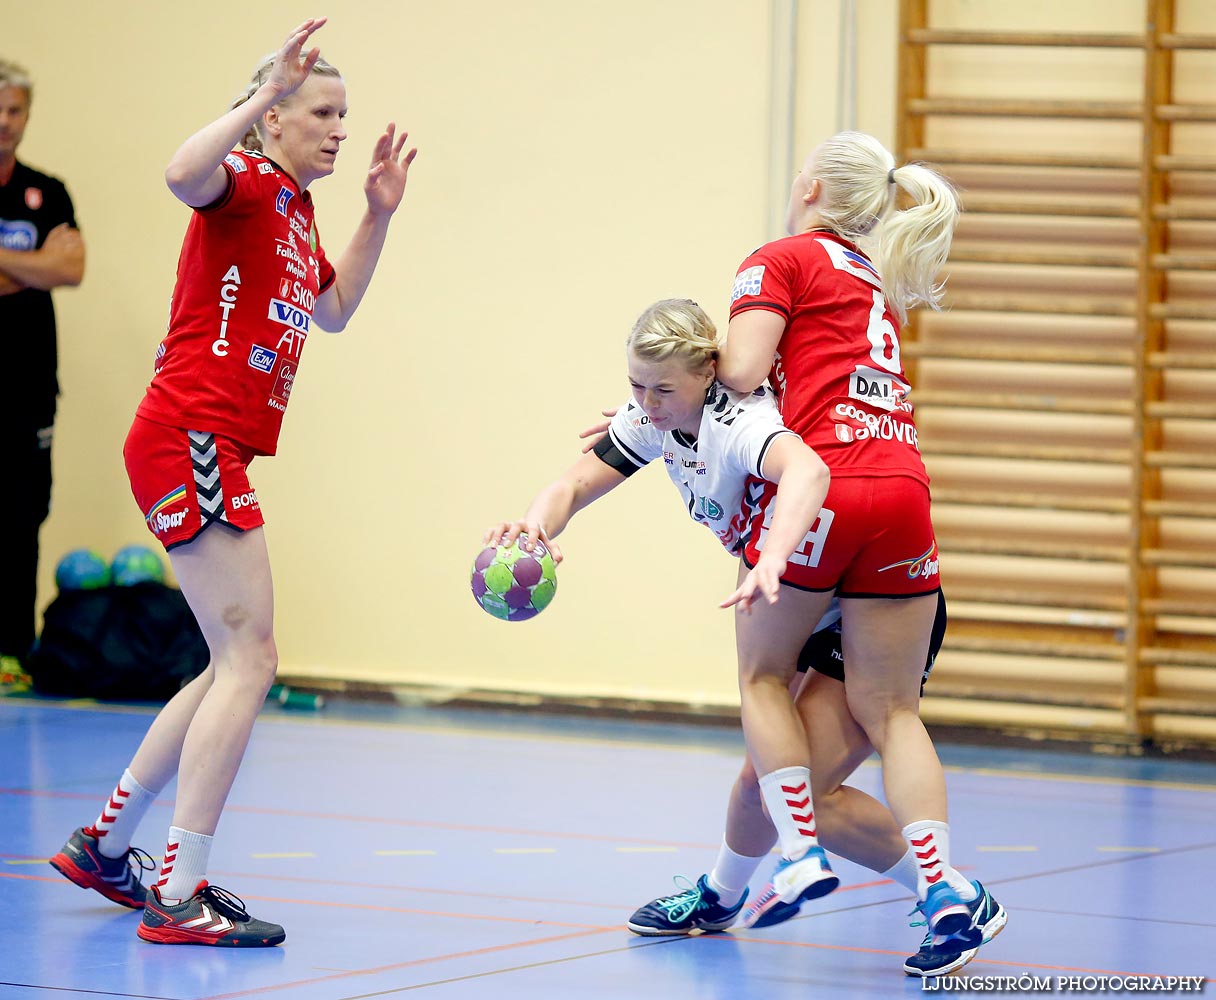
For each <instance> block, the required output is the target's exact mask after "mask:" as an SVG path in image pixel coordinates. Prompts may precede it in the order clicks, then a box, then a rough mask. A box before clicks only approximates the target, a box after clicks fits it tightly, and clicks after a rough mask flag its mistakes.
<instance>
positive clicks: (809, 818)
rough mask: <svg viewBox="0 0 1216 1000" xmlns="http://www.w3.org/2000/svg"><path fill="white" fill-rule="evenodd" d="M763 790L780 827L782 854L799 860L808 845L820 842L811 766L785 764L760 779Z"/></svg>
mask: <svg viewBox="0 0 1216 1000" xmlns="http://www.w3.org/2000/svg"><path fill="white" fill-rule="evenodd" d="M760 794H761V795H762V796H763V797H764V805H765V807H766V808H767V809H768V815H769V818H770V819H771V820H772V821H773V826H775V827H776V828H777V841H778V843H779V844H780V845H781V856H782V857H783V858H788V859H789V860H791V861H797V860H798V859H799V858H801V857H802V856H803V855H804V854H806V852H807V850H808V849H809V848H811V847H817V846H818V845H819V840H818V838H817V836H816V833H815V811H814V808H813V805H812V803H811V772H810V769H809V768H806V767H783V768H780V769H779V770H776V771H770V772H769V773H768V774H766V775H764V776H763V777H762V778H761V779H760Z"/></svg>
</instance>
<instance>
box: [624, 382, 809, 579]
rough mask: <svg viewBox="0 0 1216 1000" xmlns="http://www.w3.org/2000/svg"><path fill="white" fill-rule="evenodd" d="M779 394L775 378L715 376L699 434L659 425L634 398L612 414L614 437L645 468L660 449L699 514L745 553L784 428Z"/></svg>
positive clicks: (733, 548)
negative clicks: (745, 537) (736, 387)
mask: <svg viewBox="0 0 1216 1000" xmlns="http://www.w3.org/2000/svg"><path fill="white" fill-rule="evenodd" d="M791 433H793V432H792V431H790V430H787V429H786V427H785V425H784V424H783V423H782V422H781V414H780V413H779V412H778V411H777V398H776V396H775V394H774V393H773V390H772V389H770V388H769V387H768V386H767V385H764V386H761V387H760V388H759V389H757V390H756V391H755V392H750V393H740V392H734V391H732V390H730V389H727V388H726V386H724V385H721V384H720V383H718V382H714V383H713V384H712V385H711V386H710V387H709V391H708V392H707V393H706V394H705V408H704V409H703V410H702V411H701V428H700V430H699V431H698V433H697V436H696V438H695V439H691V438H689V436H688V435H687V434H685V433H684V432H683V431H680V430H675V431H669V432H666V433H665V432H663V431H660V430H657V429H655V428H654V427H653V426H652V425H651V423H650V418H649V417H648V416H647V415H646V414H645V412H643V410H642V408H641V407H640V406H638V404H637V403H636V402H635V401H634V400H632V399H631V400H630V401H629V402H628V403H626V404H625V405H624V406H622V407H621V408H620V409H619V410H617V413H616V416H615V417H613V418H612V424H611V425H610V426H609V428H608V436H609V438H610V440H611V441H612V443H613V444H614V445H616V447H617V449H618V450H619V451H620V452H621V453H622V454H623V455H624V456H625V457H626V458H628V459H629V460H630V461H631V462H632V463H633V464H634V465H636V466H637V467H638V468H641V467H642V466H644V465H647V464H648V463H650V462H652V461H654V460H655V459H656V458H658V457H659V456H660V455H661V456H662V457H663V462H664V464H665V465H666V466H667V474H668V475H669V476H670V477H671V481H672V482H673V483H675V484H676V486H677V487H678V488H679V490H680V493H681V495H682V496H683V498H684V505H685V506H686V507H687V508H688V513H689V514H690V515H691V516H692V519H693V520H694V521H698V522H699V523H701V524H703V525H705V527H707V528H708V529H709V530H710V531H712V532H713V533H714V535H716V536H717V538H718V541H720V542H721V543H722V544H723V545H724V546H725V547H726V550H727V551H728V552H730V553H731V554H732V555H737V554H738V552H739V550H740V548H741V544H740V542H741V538H740V536H741V533H742V531H743V529H744V528H745V527H746V525H747V514H748V512H749V499H750V500H751V501H752V502H754V500H755V498H756V496H757V495H758V492H759V485H758V483H757V482H756V480H758V479H760V478H762V472H761V470H762V469H763V466H764V456H765V454H766V453H767V451H768V447H769V445H770V444H771V443H772V442H773V441H774V440H775V439H776V438H777V437H779V436H781V435H782V434H791Z"/></svg>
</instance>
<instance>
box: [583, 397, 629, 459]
mask: <svg viewBox="0 0 1216 1000" xmlns="http://www.w3.org/2000/svg"><path fill="white" fill-rule="evenodd" d="M619 409H620V407H619V406H614V407H613V408H612V409H610V410H600V413H602V414H603V415H604V416H606V417H607V418H608V419H607V420H604V421H601V422H600V423H598V424H593V425H592V426H591V427H588V428H587V429H586V430H584V431H579V433H578V436H579V437H580V438H590V439H591V440H590V441H588V442H587V443H586V444H585V445H583V454H584V455H586V454H587V452H589V451H590V450H591V449H592V448H594V447H595V446H596V445H597V444H599V443H600V438H602V437H603V436H604V435H605V434H607V433H608V428H609V427H611V426H612V418H613V417H615V416H616V411H617V410H619Z"/></svg>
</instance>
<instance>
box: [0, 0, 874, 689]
mask: <svg viewBox="0 0 1216 1000" xmlns="http://www.w3.org/2000/svg"><path fill="white" fill-rule="evenodd" d="M795 7H796V8H797V11H796V13H797V18H796V20H797V25H798V28H797V37H796V40H795V45H794V46H793V49H794V51H795V53H796V61H797V63H798V64H799V67H800V68H799V72H798V76H797V86H796V90H795V91H794V108H793V117H792V120H793V121H794V122H795V127H794V128H793V135H792V139H791V138H790V137H789V136H788V135H785V134H784V133H783V128H784V129H785V130H786V131H787V132H788V128H786V126H785V125H784V124H783V122H784V120H785V114H786V111H787V110H788V100H786V98H783V96H782V95H783V93H784V91H783V87H784V85H783V84H780V83H779V85H777V86H774V82H773V79H772V76H773V73H772V72H771V69H772V67H773V66H774V65H779V64H780V61H781V55H780V53H781V52H782V51H783V49H786V48H788V47H789V46H788V45H787V39H786V38H785V37H778V38H777V39H776V41H775V42H774V39H773V38H772V37H770V36H771V31H770V27H771V26H772V25H774V24H778V25H785V24H788V23H790V19H791V12H792V11H793V9H794V8H795ZM858 10H859V30H860V50H861V52H862V60H863V64H862V67H861V72H860V74H859V83H858V87H857V114H856V121H855V123H854V124H856V126H857V127H860V128H863V129H866V130H868V131H872V132H874V133H875V134H877V135H879V136H880V137H881V138H882V139H884V140H885V141H887V142H888V143H891V142H893V140H894V107H893V101H894V93H895V83H894V66H893V60H894V55H895V42H896V30H897V11H896V3H895V0H862V2H861V3H860V4H859V5H858ZM316 13H328V14H329V15H330V17H331V21H330V23H329V24H328V25H327V26H326V27H325V28H324V29H323V31H322V32H321V33H320V35H319V36H318V37H317V41H318V43H319V45H320V46H321V48H322V51H323V53H324V54H325V56H326V57H327V58H328V59H330V60H331V61H332V62H333V63H334V64H335V65H337V66H338V67H339V68H340V69H341V70H342V71H343V72H344V74H345V75H346V78H347V87H348V99H349V103H350V115H349V117H348V119H347V123H348V127H349V131H350V138H349V139H348V141H347V142H346V144H345V146H344V148H343V155H342V156H341V157H340V159H339V163H338V169H337V172H336V174H335V176H333V177H331V178H327V179H325V180H322V181H320V182H318V183H317V184H316V185H315V186H314V189H313V190H314V194H315V196H316V198H317V202H318V220H319V227H320V231H321V235H322V239H323V240H324V242H325V245H326V247H327V249H328V251H329V253H330V255H331V256H337V254H339V253H340V252H341V250H342V248H343V246H344V245H345V242H346V240H347V238H348V236H349V234H350V231H351V229H352V227H353V225H354V223H355V220H356V218H357V216H358V213H359V212H360V210H361V205H362V195H361V191H360V183H361V178H362V169H363V167H364V166H365V164H366V160H367V155H368V152H369V150H370V147H371V144H372V142H373V140H374V138H375V135H376V133H377V131H378V129H379V128H380V127H382V126H383V124H384V123H385V122H386V121H387V120H389V119H392V120H395V121H396V122H398V124H399V125H400V126H402V127H405V128H408V129H409V130H410V133H411V141H413V142H416V143H417V145H418V146H419V147H420V149H421V152H420V154H419V157H418V160H417V162H416V164H415V165H414V167H413V170H412V171H411V176H410V183H409V188H408V190H407V193H406V199H405V203H404V204H403V206H402V208H401V210H400V212H399V213H398V216H397V218H396V220H395V222H394V225H393V229H392V232H391V233H390V236H389V241H388V245H387V247H386V249H385V252H384V255H383V257H382V259H381V262H380V267H379V271H378V273H377V275H376V278H375V280H374V281H373V283H372V286H371V289H370V290H369V292H368V294H367V297H366V299H365V300H364V302H363V305H362V307H361V309H360V311H359V313H358V315H357V316H356V317H355V319H354V320H353V322H352V323H351V324H350V326H349V328H348V329H347V331H346V332H345V333H344V334H342V335H340V336H337V337H331V336H329V335H326V334H324V333H320V332H318V333H314V334H313V336H312V337H311V338H310V343H309V346H308V350H307V352H306V355H305V360H304V364H303V367H302V371H301V375H300V377H299V380H298V382H297V385H296V391H295V393H294V395H293V400H292V404H291V407H290V412H289V414H288V417H287V420H286V424H285V428H284V433H283V436H282V439H281V442H280V455H279V456H278V457H276V458H273V459H259V460H258V461H256V462H255V463H254V465H253V468H252V478H253V481H254V484H255V486H256V487H257V489H258V493H259V496H260V499H261V502H262V506H263V508H264V510H265V512H266V516H267V521H268V525H267V538H268V542H269V545H270V547H271V556H272V562H273V566H274V571H275V587H276V604H277V607H276V611H277V635H278V641H279V650H280V655H281V671H282V672H283V673H285V674H289V675H294V676H299V675H307V676H324V677H337V678H347V679H359V680H366V681H372V682H378V683H388V684H398V683H399V684H426V685H434V686H438V687H446V686H451V687H453V688H460V687H464V686H476V687H481V688H495V689H504V690H515V691H525V692H528V691H535V692H542V693H555V694H560V695H575V694H591V695H604V696H617V697H637V698H647V699H664V700H665V699H672V700H678V701H686V702H693V703H710V704H730V703H733V702H736V701H737V695H736V689H735V679H734V646H733V637H732V631H731V617H730V613H729V612H725V611H719V610H717V608H716V605H717V602H718V601H719V600H720V599H721V598H722V597H724V596H725V595H726V594H727V593H729V592H730V590H731V589H732V587H733V584H734V565H733V564H732V562H731V560H730V559H729V558H727V557H726V556H725V555H724V554H723V553H722V552H720V551H717V549H716V544H715V543H714V542H713V540H712V539H711V538H710V536H709V535H708V533H707V532H705V531H704V530H703V529H701V528H699V527H696V526H695V525H693V524H692V522H691V521H690V520H689V519H688V518H687V516H685V515H684V514H683V512H682V508H681V504H680V502H679V501H678V499H677V497H676V494H675V492H674V491H673V490H672V488H671V486H670V484H669V483H668V482H667V478H666V476H665V475H664V474H663V472H662V470H661V469H659V468H655V469H649V470H646V472H644V473H642V474H639V475H638V476H637V477H635V478H634V479H633V480H632V481H630V482H629V483H628V484H627V485H625V486H624V487H622V488H621V489H619V490H618V491H617V493H616V494H615V495H612V496H610V497H608V498H606V499H605V500H603V501H601V502H600V503H599V504H598V505H597V506H596V507H595V508H593V509H592V510H590V511H587V512H585V513H584V514H582V515H581V516H580V517H578V518H576V520H575V521H574V523H573V525H572V527H571V528H570V530H569V531H568V532H567V533H566V534H565V535H564V536H563V537H562V539H561V542H562V545H563V547H564V549H565V552H566V557H567V558H566V561H565V562H564V563H563V564H562V566H561V567H560V568H559V588H558V593H557V597H556V599H555V601H554V604H553V605H552V607H551V608H550V609H549V610H548V611H546V613H545V614H544V615H543V616H541V617H540V618H539V619H536V620H534V621H532V622H529V623H526V624H505V623H502V622H498V621H495V620H493V619H491V618H490V617H488V616H487V615H485V614H484V613H483V612H481V611H480V610H478V609H477V607H476V606H475V605H474V603H473V601H472V599H471V597H470V595H469V590H468V572H469V566H470V563H471V561H472V559H473V557H474V555H475V554H476V552H477V550H478V549H479V548H480V538H481V534H482V532H483V530H484V529H485V527H486V526H487V525H488V524H490V523H491V522H492V521H494V520H496V519H499V518H504V517H509V516H517V515H519V514H521V513H522V512H523V510H524V508H525V506H526V504H527V502H528V500H529V499H530V498H531V496H532V495H533V494H534V493H535V492H536V490H538V489H539V488H540V487H541V486H543V485H544V484H545V483H547V482H548V481H549V479H550V478H552V477H553V476H554V475H556V474H557V473H558V472H559V471H560V470H561V469H562V468H564V467H565V466H566V465H567V464H568V463H570V462H572V461H574V460H575V459H576V458H577V457H578V455H579V449H580V446H581V442H580V441H579V440H578V439H577V436H576V435H577V432H578V431H579V430H580V429H582V428H583V427H585V426H587V425H588V424H590V423H592V422H594V421H595V420H596V419H597V415H598V411H599V409H600V408H601V407H602V406H610V405H615V404H617V403H619V402H621V401H622V400H623V399H624V398H625V397H626V395H627V391H628V390H627V385H626V382H625V378H624V367H623V349H622V346H621V345H622V341H623V339H624V336H625V334H626V333H627V331H628V329H629V327H630V325H631V323H632V320H633V319H634V317H635V316H636V315H637V313H639V312H640V311H641V310H642V309H643V308H644V307H645V306H646V305H647V304H649V303H650V302H651V301H653V300H655V299H657V298H662V297H667V296H690V297H693V298H695V299H697V300H698V301H700V302H701V303H702V304H703V305H704V306H705V307H706V308H707V309H708V310H709V312H710V314H711V315H712V316H713V317H714V318H715V319H716V320H717V321H718V322H719V323H724V322H725V318H726V307H727V303H728V297H729V289H730V286H731V282H732V278H733V275H734V271H735V268H736V266H737V264H738V262H739V261H740V260H741V259H742V258H743V257H744V256H745V255H746V254H747V253H749V252H750V251H751V250H752V249H753V248H754V247H755V246H756V245H758V244H759V243H761V242H763V241H764V240H766V239H770V238H773V237H775V236H777V235H780V233H779V232H778V230H777V228H776V220H777V219H778V218H779V215H780V211H779V209H780V206H781V205H783V204H784V199H785V189H786V187H787V186H788V182H789V180H790V178H791V177H792V174H793V170H794V166H795V163H797V162H800V161H801V159H802V157H803V156H804V155H805V154H806V152H807V151H808V150H809V148H810V146H811V145H813V143H814V142H815V141H816V140H817V139H818V138H821V137H822V136H824V135H826V134H828V133H830V132H831V131H833V130H834V129H835V128H836V127H837V125H838V118H837V102H836V96H837V95H836V90H837V86H838V72H837V70H838V60H837V50H838V42H839V23H838V19H839V5H838V4H836V3H829V2H826V0H824V2H813V3H812V2H803V3H800V4H798V3H796V2H794V0H791V2H790V3H782V2H775V0H773V2H770V0H665V2H663V3H657V4H656V3H654V2H652V0H619V2H616V3H613V4H611V5H607V4H590V3H579V2H570V0H525V2H522V3H519V4H513V5H504V4H498V3H490V2H488V0H474V2H472V3H470V4H461V5H434V4H422V3H418V2H405V3H399V4H392V5H385V4H372V3H349V2H348V3H346V4H341V5H334V6H333V7H332V8H330V9H328V10H325V9H323V8H319V9H313V8H310V7H306V6H301V5H299V4H296V3H292V4H288V5H265V4H249V3H246V2H239V3H238V2H234V0H219V2H213V3H210V4H206V5H196V6H192V7H190V8H189V9H188V10H187V9H186V8H183V7H179V6H177V5H171V4H164V3H160V2H151V0H134V2H129V3H123V4H119V5H112V6H110V7H107V8H105V9H104V11H103V10H102V9H101V8H99V7H97V5H95V4H92V3H85V2H83V0H77V2H67V0H47V2H44V3H42V4H40V5H38V6H37V7H36V8H31V9H30V10H29V11H27V12H26V13H25V14H24V15H23V16H22V17H21V18H6V19H5V30H4V40H3V44H2V47H3V54H4V55H5V56H8V57H10V58H15V59H17V60H18V61H21V62H23V63H25V64H27V65H28V66H29V68H30V70H31V72H32V73H33V74H34V77H35V81H36V92H35V100H34V106H33V115H32V118H31V121H30V125H29V129H28V132H27V135H26V140H25V143H24V144H23V146H22V149H21V155H22V158H23V159H25V160H26V161H28V162H30V163H31V164H33V165H35V166H38V167H40V168H43V169H45V170H47V171H49V172H51V173H54V174H57V175H59V176H61V177H63V178H64V179H65V180H66V181H67V183H68V185H69V188H70V190H71V193H72V196H73V198H74V200H75V204H76V209H77V214H78V217H79V219H80V223H81V225H82V227H83V230H84V233H85V236H86V240H87V245H88V254H89V256H88V271H87V275H86V278H85V281H84V284H83V285H82V286H81V287H80V288H79V289H76V290H65V291H61V292H58V293H57V294H56V304H57V309H58V314H59V319H60V338H61V355H62V360H61V380H62V384H63V397H62V399H61V401H60V414H59V421H58V429H57V442H56V451H55V475H56V482H55V493H54V502H53V510H52V514H51V518H50V520H49V522H48V523H47V525H46V526H45V528H44V530H43V534H42V543H43V566H42V575H41V576H42V579H41V599H42V603H43V604H44V605H45V603H46V602H47V601H48V600H49V599H50V598H51V597H52V596H53V593H54V584H53V572H54V567H55V563H56V562H57V560H58V558H59V557H60V556H61V555H62V554H63V553H64V552H66V551H67V550H69V549H72V548H76V547H82V546H85V547H93V548H96V549H98V550H100V551H101V552H103V553H105V554H107V555H109V554H111V553H113V552H114V551H115V550H116V549H118V548H119V547H120V546H122V545H125V544H129V543H132V542H141V543H146V544H150V545H152V544H154V542H153V540H152V538H151V536H150V535H149V534H148V533H147V531H146V529H145V527H144V525H143V521H142V518H141V516H140V514H139V512H138V511H137V509H136V508H135V505H134V502H133V501H132V499H131V497H130V494H129V492H128V488H127V483H126V476H125V472H124V470H123V466H122V459H121V447H122V441H123V437H124V435H125V433H126V430H127V427H128V425H129V422H130V417H131V413H132V412H133V410H134V408H135V405H136V403H137V402H138V399H139V397H140V394H141V392H142V389H143V386H144V385H145V383H146V380H147V378H148V377H149V375H150V373H151V369H152V357H153V351H154V349H155V347H156V345H157V343H158V341H159V339H160V337H161V335H162V332H163V329H164V324H165V319H166V315H167V307H168V300H169V295H170V291H171V288H172V283H173V275H174V267H175V263H176V259H177V253H178V249H179V246H180V241H181V236H182V233H183V230H184V227H185V224H186V221H187V215H188V213H187V210H186V209H185V208H184V207H183V206H181V205H180V204H179V203H177V202H176V201H175V200H174V199H173V197H172V196H171V195H170V194H169V192H168V190H167V189H166V188H165V186H164V183H163V178H162V171H163V169H164V165H165V163H166V162H167V160H168V158H169V156H170V154H171V153H172V152H173V150H174V149H175V148H176V146H177V145H178V144H179V143H180V142H181V141H182V140H183V139H184V138H185V137H186V136H187V135H189V134H190V133H191V132H192V131H194V130H195V129H197V128H199V127H201V126H202V125H204V124H206V123H207V122H208V121H210V120H212V119H213V118H215V117H217V116H218V115H219V114H220V113H221V112H222V111H223V110H224V109H225V108H226V107H227V103H228V101H229V100H230V99H231V98H232V97H233V96H234V95H235V94H236V93H237V92H238V91H239V90H241V89H242V88H243V87H244V85H245V83H246V81H247V80H248V77H249V73H250V71H251V70H252V68H253V66H254V64H255V63H256V62H257V60H258V59H259V57H260V56H262V55H263V54H264V53H266V52H268V51H270V50H271V49H273V48H275V47H277V46H278V45H279V44H281V40H282V38H283V37H284V36H285V34H286V33H287V31H288V30H289V29H290V28H291V27H292V26H293V25H294V24H296V23H298V22H299V21H300V20H302V19H303V18H304V17H305V16H308V15H312V14H316ZM778 34H779V36H780V35H781V32H778ZM786 34H787V35H788V32H786ZM786 96H787V97H788V95H786ZM783 100H786V103H785V104H783V103H782V102H783ZM787 149H792V153H791V154H790V156H789V157H788V159H790V160H791V161H792V162H788V163H787V162H782V161H783V160H785V159H786V158H787V157H786V156H785V155H784V152H783V151H785V150H787ZM774 161H776V162H774Z"/></svg>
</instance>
